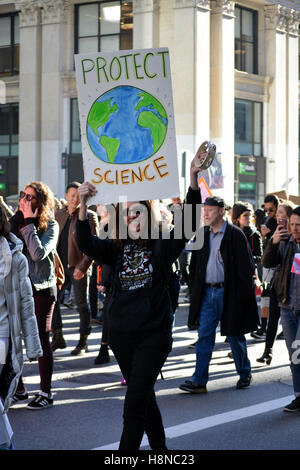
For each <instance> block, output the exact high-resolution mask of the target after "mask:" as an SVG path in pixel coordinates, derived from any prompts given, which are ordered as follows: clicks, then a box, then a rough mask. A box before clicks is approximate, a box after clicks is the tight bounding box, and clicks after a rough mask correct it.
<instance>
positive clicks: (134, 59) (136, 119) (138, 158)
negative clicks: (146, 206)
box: [75, 48, 179, 204]
mask: <svg viewBox="0 0 300 470" xmlns="http://www.w3.org/2000/svg"><path fill="white" fill-rule="evenodd" d="M75 68H76V81H77V90H78V105H79V115H80V127H81V142H82V156H83V168H84V179H85V181H90V182H91V183H93V184H94V185H95V186H96V188H97V190H98V194H97V196H95V197H94V198H93V199H91V200H90V203H91V204H97V203H103V204H109V203H115V202H119V201H122V200H126V199H127V200H128V201H137V200H146V199H165V198H170V197H173V196H178V195H179V177H178V169H177V150H176V137H175V125H174V111H173V97H172V84H171V71H170V60H169V50H168V49H167V48H159V49H143V50H128V51H124V50H122V51H116V52H98V53H92V54H91V53H89V54H77V55H75Z"/></svg>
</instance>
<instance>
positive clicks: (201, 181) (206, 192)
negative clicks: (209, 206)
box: [198, 176, 212, 203]
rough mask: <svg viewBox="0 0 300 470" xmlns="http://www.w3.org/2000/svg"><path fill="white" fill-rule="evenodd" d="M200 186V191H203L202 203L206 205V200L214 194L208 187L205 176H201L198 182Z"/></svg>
mask: <svg viewBox="0 0 300 470" xmlns="http://www.w3.org/2000/svg"><path fill="white" fill-rule="evenodd" d="M198 186H199V188H200V191H201V200H202V203H204V202H205V199H206V198H208V197H211V196H212V192H211V190H210V189H209V187H208V186H207V183H206V181H205V179H204V178H203V176H201V178H200V179H199V180H198Z"/></svg>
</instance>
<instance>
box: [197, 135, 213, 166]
mask: <svg viewBox="0 0 300 470" xmlns="http://www.w3.org/2000/svg"><path fill="white" fill-rule="evenodd" d="M216 150H217V148H216V146H215V144H213V143H212V142H208V141H207V140H206V141H205V142H203V143H202V144H201V145H200V147H199V148H198V150H197V153H196V155H195V157H194V165H195V166H197V167H198V168H199V170H207V168H209V167H210V165H211V164H212V162H213V161H214V158H215V155H216Z"/></svg>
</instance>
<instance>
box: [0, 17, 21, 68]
mask: <svg viewBox="0 0 300 470" xmlns="http://www.w3.org/2000/svg"><path fill="white" fill-rule="evenodd" d="M19 51H20V36H19V16H18V14H17V13H13V14H10V15H0V76H1V77H3V76H9V75H15V74H18V73H19Z"/></svg>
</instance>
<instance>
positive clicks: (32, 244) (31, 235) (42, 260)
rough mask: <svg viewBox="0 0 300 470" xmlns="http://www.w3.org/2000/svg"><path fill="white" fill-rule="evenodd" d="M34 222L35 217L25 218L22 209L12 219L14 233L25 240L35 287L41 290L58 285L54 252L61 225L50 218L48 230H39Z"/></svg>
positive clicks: (25, 250) (31, 276) (30, 273)
mask: <svg viewBox="0 0 300 470" xmlns="http://www.w3.org/2000/svg"><path fill="white" fill-rule="evenodd" d="M34 222H35V219H24V217H23V214H22V212H21V211H18V212H17V213H16V214H15V215H14V216H13V217H12V218H11V219H10V223H11V226H12V230H13V232H14V234H15V235H17V236H19V237H20V238H21V239H22V240H23V241H24V254H26V257H27V261H28V265H29V276H30V279H31V282H32V284H33V285H34V288H35V289H36V290H37V291H39V290H42V289H47V288H49V287H53V286H55V285H56V276H55V265H54V254H53V252H54V250H55V249H56V244H57V240H58V232H59V227H58V223H57V222H56V221H55V220H54V219H50V220H49V224H48V227H47V228H46V230H44V231H38V230H37V229H36V227H35V224H34Z"/></svg>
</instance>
